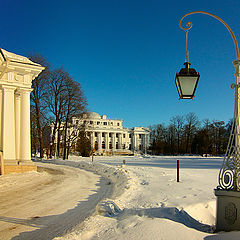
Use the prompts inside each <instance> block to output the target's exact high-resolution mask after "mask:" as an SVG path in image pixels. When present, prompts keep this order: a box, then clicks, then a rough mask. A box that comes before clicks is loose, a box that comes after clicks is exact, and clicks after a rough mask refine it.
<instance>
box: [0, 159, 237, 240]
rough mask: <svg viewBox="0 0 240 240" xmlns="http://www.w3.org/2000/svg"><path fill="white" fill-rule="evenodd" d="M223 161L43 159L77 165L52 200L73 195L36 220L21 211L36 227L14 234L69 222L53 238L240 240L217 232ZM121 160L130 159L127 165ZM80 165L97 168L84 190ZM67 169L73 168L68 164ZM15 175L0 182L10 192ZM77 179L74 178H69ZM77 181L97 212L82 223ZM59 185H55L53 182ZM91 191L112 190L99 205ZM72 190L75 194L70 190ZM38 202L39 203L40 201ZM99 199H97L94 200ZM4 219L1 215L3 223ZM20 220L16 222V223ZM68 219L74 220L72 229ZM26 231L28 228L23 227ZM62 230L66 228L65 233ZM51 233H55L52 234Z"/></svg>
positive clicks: (54, 165)
mask: <svg viewBox="0 0 240 240" xmlns="http://www.w3.org/2000/svg"><path fill="white" fill-rule="evenodd" d="M177 159H179V160H180V182H177V181H176V160H177ZM222 160H223V159H222V158H218V157H209V158H202V157H194V156H189V157H187V156H185V157H182V156H181V157H165V156H112V157H103V156H98V157H94V160H93V162H92V159H91V158H82V157H71V158H70V160H65V161H63V160H43V163H40V165H41V166H44V164H46V166H48V167H49V168H51V169H56V170H61V171H64V172H65V171H66V170H65V168H64V167H65V166H63V165H67V166H66V167H67V168H68V167H69V166H72V167H74V169H76V170H74V174H76V175H77V178H76V177H74V179H72V180H71V178H70V175H69V174H68V175H66V176H67V177H68V178H67V181H64V180H63V178H61V181H63V183H64V185H63V186H61V187H60V188H59V189H60V191H59V192H58V191H55V194H54V195H55V197H53V196H51V199H52V201H53V200H54V201H56V199H58V200H59V196H61V197H63V198H64V201H67V199H71V197H72V196H74V199H73V200H71V201H70V202H69V203H68V204H64V208H62V207H60V206H59V204H54V205H55V206H58V208H59V209H58V208H57V207H56V210H54V208H53V209H52V208H51V209H52V212H51V211H50V212H48V211H45V212H43V213H42V214H41V213H34V215H32V216H39V217H40V218H37V219H33V220H27V219H25V216H24V215H23V216H22V222H24V223H23V225H24V224H25V222H27V223H29V221H35V222H34V224H35V225H34V224H32V225H33V226H32V225H30V227H35V228H36V230H34V231H33V232H32V233H30V232H29V233H28V232H22V233H21V234H20V235H19V237H15V238H14V239H24V240H25V239H52V237H51V238H44V237H43V235H41V234H44V232H46V230H47V231H51V229H53V228H59V229H61V228H62V227H63V226H65V229H64V231H60V232H61V234H60V235H59V234H57V235H55V236H61V237H55V238H54V239H55V240H65V239H68V240H73V239H74V240H77V239H81V240H90V239H93V240H95V239H102V240H108V239H115V240H123V239H124V240H125V239H127V240H130V239H133V240H150V239H151V240H152V239H157V240H158V239H162V240H173V239H176V240H181V239H184V240H186V239H196V240H198V239H199V240H200V239H204V240H225V239H233V240H237V239H238V240H239V239H240V232H237V231H236V232H230V233H224V232H222V233H217V234H215V233H213V231H214V224H215V211H216V198H215V195H214V192H213V189H214V188H215V187H216V186H217V185H218V182H217V179H218V173H219V169H220V166H221V164H222ZM123 161H125V162H126V164H123ZM44 162H45V163H44ZM49 163H52V164H49ZM38 164H39V163H38ZM81 169H84V170H89V171H91V172H92V173H95V174H92V173H91V174H92V175H91V176H90V175H89V177H88V178H87V179H86V180H87V181H90V182H91V186H89V187H90V188H89V189H88V186H86V183H85V188H86V189H84V184H83V183H82V182H81V173H80V172H78V171H81ZM68 171H70V168H69V170H68ZM75 171H76V172H75ZM85 173H86V172H85ZM85 173H84V174H85ZM31 174H32V173H31ZM36 174H37V175H39V176H38V181H40V182H41V181H45V180H44V179H45V178H46V177H48V176H47V175H46V173H45V175H41V174H40V173H35V175H36ZM96 174H97V175H96ZM35 175H34V176H35ZM99 175H100V176H103V177H104V178H107V180H105V182H102V185H101V187H100V188H99V185H100V184H99V182H100V178H99ZM17 176H18V175H15V176H10V175H9V176H2V177H0V185H1V184H2V186H3V189H5V191H7V188H8V187H9V186H11V184H10V183H11V182H12V181H10V180H9V181H6V179H7V178H12V179H15V181H14V184H15V185H16V182H19V179H17ZM60 176H61V175H60ZM94 176H96V177H94ZM3 177H4V178H5V180H4V179H3ZM35 177H37V176H35ZM21 179H22V177H20V181H21ZM27 179H29V178H27ZM30 179H32V180H31V181H32V182H33V183H34V182H35V181H37V180H36V179H35V178H30ZM33 179H34V180H33ZM41 179H42V180H41ZM101 179H102V178H101ZM1 180H2V182H1ZM56 180H57V179H56ZM73 180H74V182H73V183H71V181H73ZM77 181H79V192H81V191H84V200H86V193H88V194H89V195H90V197H88V201H84V204H85V205H84V208H87V206H88V207H89V208H90V209H91V208H94V209H93V210H95V211H94V213H93V212H92V213H93V214H92V216H90V217H88V218H87V219H85V221H84V222H83V223H81V224H76V223H77V221H76V220H79V221H80V217H79V215H81V214H82V210H81V206H82V205H81V200H82V199H78V195H77V194H74V191H73V190H74V188H76V187H77V185H76V184H77ZM36 183H37V182H36ZM94 183H95V186H94ZM96 184H97V185H96ZM87 185H88V184H87ZM57 186H58V185H56V184H55V187H57ZM39 187H40V185H39ZM52 187H53V186H51V188H52ZM64 188H66V189H67V190H68V192H66V194H64ZM81 189H82V190H81ZM40 190H41V188H40ZM93 191H98V192H99V191H100V192H104V195H106V194H107V195H108V197H105V198H104V199H103V198H102V197H100V198H98V200H97V202H98V204H97V206H96V209H95V207H93V206H95V205H94V204H93V203H92V199H91V197H92V196H93V195H92V194H93ZM109 191H111V192H109ZM48 192H49V189H48V191H47V193H48ZM43 193H44V192H43ZM69 193H71V194H72V195H69ZM75 193H76V191H75ZM49 194H50V193H49ZM33 196H34V195H33ZM47 196H49V195H47ZM69 196H71V197H69ZM109 196H110V197H109ZM51 199H50V200H51ZM40 200H41V201H44V194H41V199H40ZM68 201H69V200H68ZM0 202H1V201H0ZM34 202H35V203H36V201H34ZM50 202H51V201H50ZM97 202H96V201H95V203H97ZM41 206H42V205H41ZM49 207H50V206H49ZM36 208H37V207H36ZM35 211H36V210H35ZM63 212H64V213H63ZM53 214H55V215H53ZM1 215H2V214H1ZM2 216H3V215H2ZM52 216H54V219H55V218H56V220H57V221H55V222H54V223H52V222H50V221H49V222H47V224H45V225H44V224H42V225H41V224H36V223H37V221H40V222H41V219H43V220H44V219H49V220H51V219H53V218H52ZM11 219H13V218H11ZM24 219H25V220H24ZM74 219H75V221H74ZM5 220H6V219H1V218H0V227H1V224H2V223H3V222H4V221H5ZM22 222H15V223H14V224H15V225H16V226H18V225H21V224H22ZM40 222H39V223H40ZM68 222H71V224H70V225H71V227H69V228H68V225H67V223H68ZM5 223H6V221H5V222H4V224H5ZM28 227H29V226H28ZM51 227H52V228H51ZM11 231H13V230H11ZM23 231H25V230H24V229H23ZM27 231H30V230H29V229H28V230H27ZM64 232H67V233H65V235H63V234H64ZM34 233H36V234H38V238H32V236H33V235H32V234H34ZM29 236H30V237H29ZM49 236H50V235H49ZM51 236H54V234H52V235H51ZM0 239H1V236H0ZM6 239H7V238H6ZM9 239H10V238H9Z"/></svg>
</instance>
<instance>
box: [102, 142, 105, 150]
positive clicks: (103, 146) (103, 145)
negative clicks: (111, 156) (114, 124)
mask: <svg viewBox="0 0 240 240" xmlns="http://www.w3.org/2000/svg"><path fill="white" fill-rule="evenodd" d="M102 149H105V142H104V141H103V142H102Z"/></svg>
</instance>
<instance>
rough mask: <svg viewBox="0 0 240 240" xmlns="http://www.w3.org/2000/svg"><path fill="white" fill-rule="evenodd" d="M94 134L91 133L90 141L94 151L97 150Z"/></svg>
mask: <svg viewBox="0 0 240 240" xmlns="http://www.w3.org/2000/svg"><path fill="white" fill-rule="evenodd" d="M94 134H95V133H94V132H90V141H91V148H92V150H94V148H95V141H94Z"/></svg>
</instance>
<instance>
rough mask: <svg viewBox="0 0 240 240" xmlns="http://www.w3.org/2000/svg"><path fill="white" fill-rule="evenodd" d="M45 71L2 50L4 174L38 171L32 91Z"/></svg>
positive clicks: (0, 84) (0, 134)
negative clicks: (33, 145) (32, 126)
mask: <svg viewBox="0 0 240 240" xmlns="http://www.w3.org/2000/svg"><path fill="white" fill-rule="evenodd" d="M43 69H44V68H43V67H42V66H41V65H39V64H36V63H34V62H32V61H30V60H29V59H28V58H26V57H23V56H20V55H16V54H14V53H11V52H8V51H6V50H4V49H0V115H1V116H0V151H1V152H2V157H1V174H6V173H11V172H25V171H31V170H36V166H35V165H34V164H33V162H32V161H31V139H30V92H31V91H32V88H31V85H32V80H33V79H34V78H35V77H37V76H38V74H39V73H40V72H41V71H42V70H43Z"/></svg>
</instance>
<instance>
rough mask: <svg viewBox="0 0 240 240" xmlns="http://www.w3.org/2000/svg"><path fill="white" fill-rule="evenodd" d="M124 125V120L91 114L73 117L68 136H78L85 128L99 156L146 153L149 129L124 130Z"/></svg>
mask: <svg viewBox="0 0 240 240" xmlns="http://www.w3.org/2000/svg"><path fill="white" fill-rule="evenodd" d="M122 123H123V120H115V119H109V118H107V116H106V115H102V116H100V115H99V114H98V113H95V112H90V113H87V114H83V116H82V117H81V118H76V117H73V118H72V123H71V127H70V128H69V129H68V132H67V134H68V135H78V131H80V129H82V126H84V131H85V132H86V135H87V137H88V138H89V139H90V141H91V147H92V149H93V151H94V153H95V154H99V155H112V154H114V155H115V154H135V153H146V152H147V148H148V143H149V129H148V128H145V127H134V128H131V129H129V128H123V126H122Z"/></svg>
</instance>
